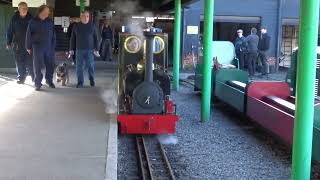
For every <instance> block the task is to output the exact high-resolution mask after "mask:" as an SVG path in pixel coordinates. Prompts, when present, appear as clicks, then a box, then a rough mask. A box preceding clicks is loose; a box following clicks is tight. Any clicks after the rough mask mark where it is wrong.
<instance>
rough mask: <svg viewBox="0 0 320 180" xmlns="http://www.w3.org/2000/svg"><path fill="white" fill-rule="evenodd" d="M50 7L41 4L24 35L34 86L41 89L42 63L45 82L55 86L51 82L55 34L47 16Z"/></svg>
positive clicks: (51, 86) (53, 86)
mask: <svg viewBox="0 0 320 180" xmlns="http://www.w3.org/2000/svg"><path fill="white" fill-rule="evenodd" d="M49 14H50V9H49V7H48V6H47V5H41V6H40V7H39V9H38V12H37V16H36V17H35V18H33V19H32V20H31V21H30V23H29V26H28V30H27V35H26V48H27V51H28V53H29V54H31V55H33V67H34V71H35V80H34V82H35V88H36V90H37V91H39V90H40V89H41V86H42V83H41V82H42V79H43V74H42V72H41V70H42V68H43V65H44V66H45V69H46V74H45V79H46V84H47V85H49V87H50V88H55V85H54V84H53V73H54V66H55V61H54V58H55V46H56V35H55V30H54V23H53V21H52V20H51V19H50V18H49Z"/></svg>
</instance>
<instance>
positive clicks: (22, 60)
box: [7, 2, 34, 84]
mask: <svg viewBox="0 0 320 180" xmlns="http://www.w3.org/2000/svg"><path fill="white" fill-rule="evenodd" d="M31 19H32V16H31V14H30V13H29V12H28V5H27V3H25V2H20V3H19V4H18V11H17V12H15V14H14V15H13V16H12V18H11V21H10V24H9V27H8V30H7V49H10V48H12V49H13V51H14V55H15V60H16V69H17V74H18V77H17V78H18V81H17V83H18V84H24V82H25V80H26V76H27V70H28V73H29V75H30V76H31V78H32V81H33V80H34V73H33V64H32V57H31V56H30V55H29V54H28V52H27V50H26V48H25V39H26V32H27V28H28V24H29V21H30V20H31Z"/></svg>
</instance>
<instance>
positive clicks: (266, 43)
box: [258, 27, 271, 75]
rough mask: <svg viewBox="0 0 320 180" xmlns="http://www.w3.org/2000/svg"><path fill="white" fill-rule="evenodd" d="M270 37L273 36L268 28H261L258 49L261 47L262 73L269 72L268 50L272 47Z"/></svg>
mask: <svg viewBox="0 0 320 180" xmlns="http://www.w3.org/2000/svg"><path fill="white" fill-rule="evenodd" d="M270 39H271V38H270V36H269V35H268V33H267V28H265V27H263V28H261V36H260V40H259V45H258V49H259V58H260V60H261V63H262V75H266V74H267V68H268V65H267V56H266V52H267V51H268V50H269V47H270Z"/></svg>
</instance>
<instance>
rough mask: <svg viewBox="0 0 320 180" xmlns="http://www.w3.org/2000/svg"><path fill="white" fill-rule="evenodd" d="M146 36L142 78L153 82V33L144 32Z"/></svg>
mask: <svg viewBox="0 0 320 180" xmlns="http://www.w3.org/2000/svg"><path fill="white" fill-rule="evenodd" d="M144 36H145V37H146V65H145V75H144V80H145V81H147V82H153V41H154V37H155V34H154V33H152V32H144Z"/></svg>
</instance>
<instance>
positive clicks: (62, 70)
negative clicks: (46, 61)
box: [56, 63, 69, 86]
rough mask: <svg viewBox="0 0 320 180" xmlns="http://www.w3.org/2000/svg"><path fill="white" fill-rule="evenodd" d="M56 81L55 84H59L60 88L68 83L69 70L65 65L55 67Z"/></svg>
mask: <svg viewBox="0 0 320 180" xmlns="http://www.w3.org/2000/svg"><path fill="white" fill-rule="evenodd" d="M56 80H57V83H60V82H61V85H62V86H66V85H67V84H68V83H69V68H68V65H67V63H61V64H59V65H58V66H57V68H56Z"/></svg>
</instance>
